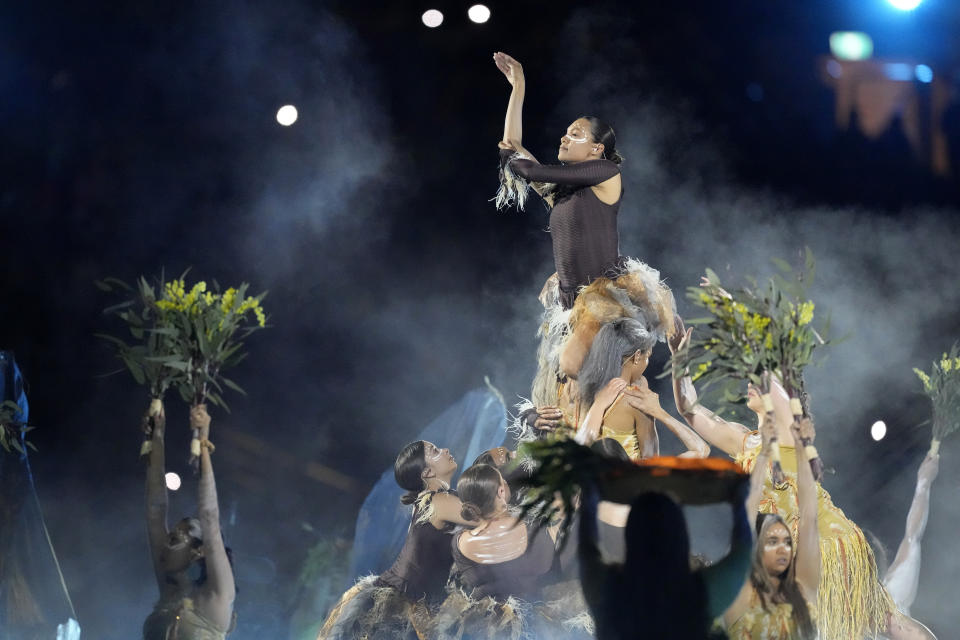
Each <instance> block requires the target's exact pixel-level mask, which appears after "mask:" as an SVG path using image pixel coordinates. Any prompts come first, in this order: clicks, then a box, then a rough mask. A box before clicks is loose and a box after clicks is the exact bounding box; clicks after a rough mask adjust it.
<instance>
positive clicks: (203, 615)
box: [143, 399, 236, 640]
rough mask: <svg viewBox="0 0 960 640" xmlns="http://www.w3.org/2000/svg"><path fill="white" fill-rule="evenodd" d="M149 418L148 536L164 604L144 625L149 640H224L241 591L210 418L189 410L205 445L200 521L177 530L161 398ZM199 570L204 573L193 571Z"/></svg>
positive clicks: (203, 412)
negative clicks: (226, 540) (170, 504)
mask: <svg viewBox="0 0 960 640" xmlns="http://www.w3.org/2000/svg"><path fill="white" fill-rule="evenodd" d="M147 419H148V420H149V421H150V422H151V423H152V427H153V431H152V439H151V441H150V442H151V446H150V447H149V449H150V451H149V457H148V459H147V533H148V535H149V539H150V553H151V556H152V558H153V568H154V572H155V574H156V578H157V586H158V587H159V588H160V600H159V601H158V602H157V604H156V606H155V607H154V609H153V612H152V613H151V614H150V616H149V617H148V618H147V619H146V621H145V622H144V623H143V637H144V640H170V639H172V638H176V639H178V640H222V639H223V638H225V637H226V636H227V634H228V633H229V632H230V631H232V629H233V627H234V626H235V624H236V619H235V615H234V612H233V600H234V597H235V596H236V587H235V585H234V581H233V567H232V566H231V563H230V558H229V556H228V552H227V549H226V548H225V547H224V544H223V536H222V535H221V533H220V508H219V506H218V504H217V487H216V483H215V481H214V477H213V464H212V462H211V459H210V454H211V453H213V444H212V443H211V442H210V416H209V415H208V414H207V409H206V405H202V404H201V405H197V406H194V407H192V408H191V409H190V427H191V429H192V430H193V432H194V433H195V434H197V438H198V440H199V441H200V481H199V483H198V486H197V512H198V516H199V517H198V518H184V519H183V520H181V521H180V522H178V523H177V525H176V526H175V527H174V528H173V529H172V530H171V529H169V528H168V526H167V486H166V480H165V472H166V469H165V467H164V464H165V462H164V431H165V428H166V417H165V415H164V411H163V404H162V402H161V401H160V400H159V399H155V400H154V401H153V402H151V404H150V409H149V412H148V416H147ZM196 566H198V567H199V570H198V571H196V572H194V571H191V569H193V568H194V567H196ZM194 575H198V577H194Z"/></svg>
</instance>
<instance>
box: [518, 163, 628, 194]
mask: <svg viewBox="0 0 960 640" xmlns="http://www.w3.org/2000/svg"><path fill="white" fill-rule="evenodd" d="M501 158H502V156H501ZM510 168H511V169H513V172H514V173H516V174H517V175H518V176H520V177H522V178H524V179H526V180H529V181H531V182H552V183H553V184H566V185H570V186H572V187H588V186H593V185H596V184H600V183H601V182H603V181H605V180H609V179H610V178H612V177H613V176H615V175H617V174H618V173H620V167H618V166H617V165H616V164H614V163H613V162H611V161H609V160H587V161H586V162H577V163H575V164H538V163H536V162H534V161H533V160H525V159H521V158H518V159H516V160H511V161H510Z"/></svg>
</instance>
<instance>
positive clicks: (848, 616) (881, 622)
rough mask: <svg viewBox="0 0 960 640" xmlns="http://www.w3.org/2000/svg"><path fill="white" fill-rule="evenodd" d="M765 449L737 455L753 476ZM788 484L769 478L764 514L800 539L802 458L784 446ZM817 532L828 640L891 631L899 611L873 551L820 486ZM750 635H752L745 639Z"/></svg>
mask: <svg viewBox="0 0 960 640" xmlns="http://www.w3.org/2000/svg"><path fill="white" fill-rule="evenodd" d="M759 451H760V447H759V446H757V447H755V448H752V449H749V450H747V451H744V452H743V453H742V454H740V455H739V456H737V457H736V461H737V463H738V464H740V465H741V466H742V467H743V469H744V470H745V471H747V472H750V471H751V470H752V469H753V465H754V462H756V459H757V454H758V453H759ZM780 456H781V460H780V461H781V465H782V466H783V470H784V472H785V473H786V476H787V483H786V486H784V488H782V489H776V488H774V486H773V484H772V482H771V480H770V476H769V474H768V475H767V478H766V480H765V481H764V485H763V497H762V498H761V500H760V513H775V514H777V515H779V516H780V517H781V518H783V520H784V522H786V523H787V525H788V526H789V527H790V530H791V532H792V534H793V538H794V540H796V539H797V529H798V525H799V522H798V520H799V506H798V502H797V458H796V453H795V450H794V448H793V447H788V446H786V445H783V444H781V445H780ZM817 529H818V530H819V532H820V588H819V591H818V592H817V607H816V608H817V626H818V628H819V629H820V637H821V638H824V639H829V640H863V638H867V637H870V638H872V637H874V636H875V635H876V634H878V633H880V632H881V631H882V630H883V629H884V628H885V627H886V621H887V615H888V614H889V613H892V612H895V611H896V606H895V605H894V603H893V599H892V598H891V597H890V594H888V593H887V590H886V589H884V588H883V585H882V584H881V583H880V578H879V576H878V575H877V564H876V561H875V560H874V557H873V550H871V548H870V545H869V544H867V540H866V538H864V536H863V532H862V531H861V530H860V527H858V526H857V525H856V524H855V523H854V522H853V521H852V520H850V519H849V518H847V517H846V516H845V515H844V513H843V511H841V510H840V509H839V508H838V507H836V506H835V505H834V504H833V500H832V499H831V498H830V494H829V493H827V491H826V489H824V488H823V487H822V486H821V485H820V484H817ZM733 637H734V636H733V635H731V638H733ZM746 637H750V636H746Z"/></svg>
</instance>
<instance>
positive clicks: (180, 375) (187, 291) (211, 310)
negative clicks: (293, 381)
mask: <svg viewBox="0 0 960 640" xmlns="http://www.w3.org/2000/svg"><path fill="white" fill-rule="evenodd" d="M184 275H186V274H184ZM97 286H98V287H100V288H101V289H102V290H104V291H108V292H115V291H120V292H123V293H126V294H128V295H129V294H132V297H130V298H128V299H127V300H125V301H124V302H122V303H120V304H116V305H113V306H111V307H109V308H107V309H106V310H105V312H106V313H108V314H110V315H114V316H116V317H118V318H119V319H120V320H121V321H122V322H123V323H124V324H126V325H127V329H128V332H129V334H130V338H132V340H130V341H129V342H128V341H127V340H125V339H122V338H118V337H116V336H111V335H107V334H100V337H102V338H104V339H105V340H107V341H109V342H110V343H111V344H113V346H114V347H115V348H116V350H117V356H118V357H119V358H120V359H121V360H122V361H123V362H124V364H125V365H126V366H127V369H128V370H129V371H130V373H131V374H132V375H133V377H134V379H135V380H136V381H137V383H138V384H142V385H145V386H146V387H147V388H148V389H149V392H150V397H151V401H152V402H151V411H150V412H149V414H150V415H152V414H156V413H157V412H158V411H159V401H160V400H162V399H163V397H164V395H165V394H166V392H167V391H168V390H170V389H176V390H177V391H178V392H179V393H180V396H181V398H183V400H184V401H185V402H187V403H188V404H190V405H191V406H196V405H199V404H203V403H204V402H207V401H209V402H211V403H213V404H215V405H218V406H221V407H223V408H224V409H226V410H228V411H229V408H228V407H227V404H226V403H225V402H224V400H223V392H224V388H228V389H233V390H234V391H238V392H240V393H244V391H243V389H241V388H240V387H239V386H238V385H237V384H236V383H235V382H233V381H232V380H230V379H229V378H227V377H225V376H224V375H223V370H224V369H228V368H230V367H232V366H235V365H236V364H238V363H239V362H241V361H242V360H243V359H244V358H245V357H246V352H245V351H244V350H243V347H244V341H245V340H246V338H248V337H249V336H250V335H251V334H252V333H254V332H256V331H259V330H260V329H263V328H265V327H266V326H267V315H266V312H265V311H264V309H263V307H262V305H261V301H262V300H263V298H264V297H265V296H266V292H264V293H261V294H259V295H256V296H250V295H247V291H248V289H249V285H248V284H247V283H243V284H241V285H239V286H238V287H229V288H227V289H226V290H225V291H222V292H221V291H220V287H219V285H218V284H217V283H216V282H214V283H213V286H212V287H211V288H208V286H207V283H206V282H205V281H198V282H196V283H194V284H192V285H190V286H188V285H187V283H186V281H185V279H184V276H181V277H180V278H177V279H174V280H170V281H164V279H163V277H162V276H161V278H160V280H159V281H158V282H157V283H156V285H152V284H150V283H149V282H148V281H147V279H146V278H144V277H142V276H141V277H140V279H139V280H138V281H137V286H136V288H134V287H130V286H129V285H127V284H126V283H124V282H122V281H120V280H117V279H116V278H108V279H105V280H103V281H100V282H98V283H97ZM154 401H156V402H154ZM147 423H148V420H147V419H146V418H145V424H144V432H145V434H146V440H145V445H144V448H143V450H142V453H147V452H148V451H149V440H150V432H151V428H150V426H149V424H147ZM191 446H192V449H193V450H194V451H193V452H194V453H195V454H196V453H199V451H197V450H196V449H197V447H198V444H197V443H194V444H192V445H191Z"/></svg>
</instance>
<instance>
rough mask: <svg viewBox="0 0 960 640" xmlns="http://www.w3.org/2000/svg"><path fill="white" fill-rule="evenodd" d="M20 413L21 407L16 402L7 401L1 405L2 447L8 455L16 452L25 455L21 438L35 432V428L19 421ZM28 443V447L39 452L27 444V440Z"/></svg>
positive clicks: (0, 435) (0, 429) (0, 428)
mask: <svg viewBox="0 0 960 640" xmlns="http://www.w3.org/2000/svg"><path fill="white" fill-rule="evenodd" d="M18 413H20V407H19V406H18V405H17V403H16V402H11V401H10V400H5V401H4V402H3V403H2V404H0V446H2V447H3V449H4V450H5V451H6V452H7V453H13V452H14V451H16V452H17V453H19V454H23V453H24V451H23V445H22V444H21V443H20V436H21V435H22V434H26V433H27V432H29V431H33V427H30V426H27V425H25V424H23V423H22V422H20V421H19V420H17V414H18ZM23 442H24V443H26V445H27V447H29V448H30V449H33V450H34V451H36V450H37V448H36V447H35V446H33V444H31V443H30V442H27V440H26V439H24V440H23Z"/></svg>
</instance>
